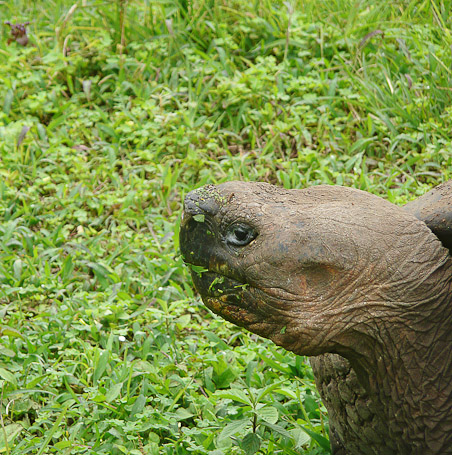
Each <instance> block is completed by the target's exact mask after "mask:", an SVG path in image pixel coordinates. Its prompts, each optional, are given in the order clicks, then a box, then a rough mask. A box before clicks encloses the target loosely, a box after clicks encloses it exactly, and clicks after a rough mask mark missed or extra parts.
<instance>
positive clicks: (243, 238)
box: [226, 224, 257, 246]
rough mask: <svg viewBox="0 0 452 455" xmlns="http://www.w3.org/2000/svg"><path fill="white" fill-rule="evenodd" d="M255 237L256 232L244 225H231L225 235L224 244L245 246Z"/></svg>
mask: <svg viewBox="0 0 452 455" xmlns="http://www.w3.org/2000/svg"><path fill="white" fill-rule="evenodd" d="M256 237H257V231H256V230H255V229H254V228H253V227H251V226H247V225H246V224H233V225H232V226H230V227H229V229H228V232H227V233H226V242H227V243H228V244H229V245H233V246H245V245H248V244H249V243H251V242H252V241H253V240H254V239H255V238H256Z"/></svg>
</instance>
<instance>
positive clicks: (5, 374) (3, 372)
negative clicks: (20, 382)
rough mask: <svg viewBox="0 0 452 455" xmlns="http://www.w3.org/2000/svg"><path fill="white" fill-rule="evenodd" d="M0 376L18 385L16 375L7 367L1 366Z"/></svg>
mask: <svg viewBox="0 0 452 455" xmlns="http://www.w3.org/2000/svg"><path fill="white" fill-rule="evenodd" d="M0 377H1V378H3V379H4V380H5V381H8V382H10V383H11V384H13V385H14V386H16V387H17V380H16V377H15V376H14V375H13V374H12V373H11V372H9V371H8V370H5V368H1V367H0Z"/></svg>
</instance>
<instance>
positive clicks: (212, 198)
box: [184, 185, 220, 216]
mask: <svg viewBox="0 0 452 455" xmlns="http://www.w3.org/2000/svg"><path fill="white" fill-rule="evenodd" d="M217 199H218V193H217V189H216V188H215V187H214V186H213V185H207V186H204V187H202V188H198V189H197V190H194V191H190V193H188V194H187V195H186V196H185V201H184V212H185V214H187V215H191V216H195V215H210V216H215V215H216V214H217V213H218V210H219V209H220V206H219V204H218V201H217Z"/></svg>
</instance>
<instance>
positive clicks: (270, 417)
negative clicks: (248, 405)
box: [257, 406, 279, 423]
mask: <svg viewBox="0 0 452 455" xmlns="http://www.w3.org/2000/svg"><path fill="white" fill-rule="evenodd" d="M257 415H258V416H259V417H260V418H261V419H263V420H265V421H266V422H268V423H276V422H277V421H278V418H279V413H278V410H277V409H276V408H275V407H273V406H265V407H264V408H261V409H259V410H258V411H257Z"/></svg>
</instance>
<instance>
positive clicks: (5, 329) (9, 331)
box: [0, 325, 24, 340]
mask: <svg viewBox="0 0 452 455" xmlns="http://www.w3.org/2000/svg"><path fill="white" fill-rule="evenodd" d="M0 330H1V333H2V335H6V336H9V337H11V338H22V340H23V339H24V336H23V335H22V334H21V333H20V332H19V331H18V330H17V329H15V328H14V327H10V326H8V325H3V326H1V329H0Z"/></svg>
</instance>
